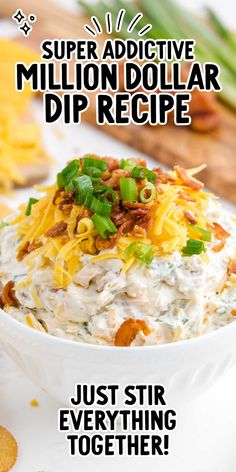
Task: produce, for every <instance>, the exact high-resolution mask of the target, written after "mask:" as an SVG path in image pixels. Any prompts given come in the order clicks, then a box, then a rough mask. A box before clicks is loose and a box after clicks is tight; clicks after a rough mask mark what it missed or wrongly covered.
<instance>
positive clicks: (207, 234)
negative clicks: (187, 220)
mask: <svg viewBox="0 0 236 472" xmlns="http://www.w3.org/2000/svg"><path fill="white" fill-rule="evenodd" d="M190 228H191V229H192V230H194V231H196V232H197V233H200V235H201V239H202V240H203V241H207V242H210V241H211V232H210V231H207V230H206V229H203V228H199V227H198V226H195V225H190Z"/></svg>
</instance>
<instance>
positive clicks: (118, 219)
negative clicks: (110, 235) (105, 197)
mask: <svg viewBox="0 0 236 472" xmlns="http://www.w3.org/2000/svg"><path fill="white" fill-rule="evenodd" d="M125 215H126V213H125V212H124V211H121V212H120V213H111V215H110V218H111V220H112V221H113V223H115V225H116V226H117V227H119V226H121V225H122V224H123V223H125V221H126V218H125Z"/></svg>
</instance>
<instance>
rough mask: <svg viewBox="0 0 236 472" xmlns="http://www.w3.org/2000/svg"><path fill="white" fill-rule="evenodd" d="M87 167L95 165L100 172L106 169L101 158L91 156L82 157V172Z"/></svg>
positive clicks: (104, 162) (105, 164) (105, 163)
mask: <svg viewBox="0 0 236 472" xmlns="http://www.w3.org/2000/svg"><path fill="white" fill-rule="evenodd" d="M89 167H95V168H96V169H100V170H101V171H102V172H104V170H106V169H107V162H106V161H105V160H103V159H95V158H93V157H84V158H83V162H82V172H84V173H87V172H85V171H86V170H87V169H88V168H89Z"/></svg>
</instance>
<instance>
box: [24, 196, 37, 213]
mask: <svg viewBox="0 0 236 472" xmlns="http://www.w3.org/2000/svg"><path fill="white" fill-rule="evenodd" d="M37 202H38V200H37V198H32V197H31V198H29V201H28V205H27V208H26V211H25V214H26V216H29V215H30V213H31V209H32V205H34V204H35V203H37Z"/></svg>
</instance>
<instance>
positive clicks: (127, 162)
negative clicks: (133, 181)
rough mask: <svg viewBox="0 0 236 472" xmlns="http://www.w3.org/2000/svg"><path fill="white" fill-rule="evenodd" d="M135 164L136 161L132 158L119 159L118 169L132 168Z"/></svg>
mask: <svg viewBox="0 0 236 472" xmlns="http://www.w3.org/2000/svg"><path fill="white" fill-rule="evenodd" d="M135 166H136V163H135V161H133V159H121V161H120V169H133V168H134V167H135Z"/></svg>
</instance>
